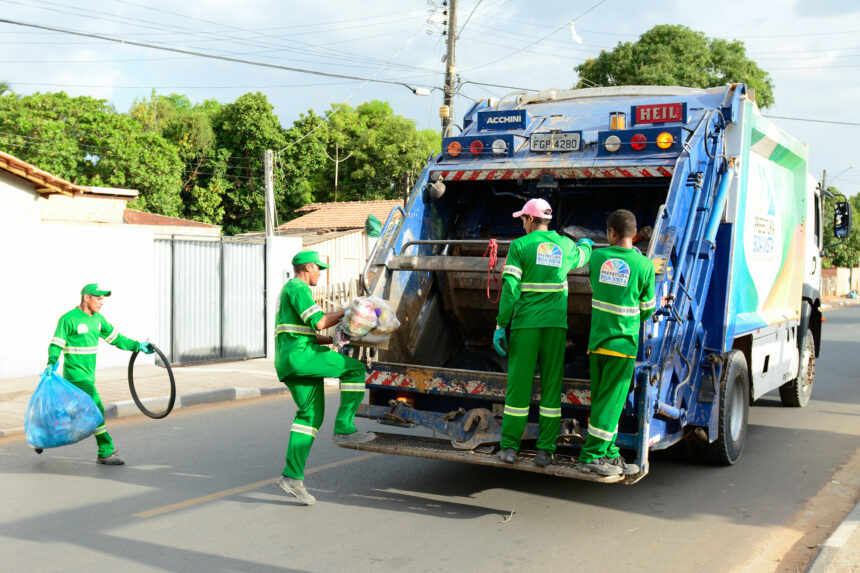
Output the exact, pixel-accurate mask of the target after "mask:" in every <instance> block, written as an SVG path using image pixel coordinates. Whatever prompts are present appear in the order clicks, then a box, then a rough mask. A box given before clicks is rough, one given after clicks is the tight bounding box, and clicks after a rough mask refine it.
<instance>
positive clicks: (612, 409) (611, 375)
mask: <svg viewBox="0 0 860 573" xmlns="http://www.w3.org/2000/svg"><path fill="white" fill-rule="evenodd" d="M606 228H607V230H606V235H607V237H608V238H609V244H610V246H609V247H608V248H605V249H599V250H597V251H595V253H594V255H593V256H592V257H591V262H590V263H589V277H590V281H591V290H592V298H591V332H590V334H589V337H588V353H589V358H590V365H591V418H590V419H589V422H588V434H587V435H586V438H585V445H584V446H583V447H582V450H581V452H580V454H579V460H578V461H577V463H576V468H577V469H578V470H579V471H583V472H589V473H595V474H598V475H601V476H611V475H618V474H624V475H633V474H637V473H639V467H638V466H636V465H635V464H628V463H625V461H624V458H622V457H621V452H620V451H619V450H618V446H616V445H615V437H616V436H617V435H618V421H619V420H620V418H621V410H622V409H623V408H624V402H625V400H626V399H627V394H628V393H629V392H630V383H631V381H632V379H633V367H634V365H635V363H636V353H637V351H638V350H639V326H640V324H641V323H642V322H644V321H645V320H647V319H648V317H650V316H651V315H652V314H653V313H654V309H655V307H656V303H657V300H656V298H655V295H654V264H653V263H652V262H651V259H649V258H647V257H645V256H643V255H641V254H639V252H637V251H636V249H634V248H633V237H635V236H636V217H635V215H633V213H631V212H630V211H627V210H625V209H619V210H617V211H615V212H614V213H612V214H611V215H610V216H609V218H608V219H607V221H606Z"/></svg>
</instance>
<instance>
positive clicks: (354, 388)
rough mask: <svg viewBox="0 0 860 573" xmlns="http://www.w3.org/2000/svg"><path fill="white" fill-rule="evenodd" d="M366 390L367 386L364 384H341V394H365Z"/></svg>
mask: <svg viewBox="0 0 860 573" xmlns="http://www.w3.org/2000/svg"><path fill="white" fill-rule="evenodd" d="M365 390H366V386H365V385H364V382H341V383H340V391H341V392H364V391H365Z"/></svg>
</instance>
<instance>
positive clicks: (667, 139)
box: [657, 131, 675, 149]
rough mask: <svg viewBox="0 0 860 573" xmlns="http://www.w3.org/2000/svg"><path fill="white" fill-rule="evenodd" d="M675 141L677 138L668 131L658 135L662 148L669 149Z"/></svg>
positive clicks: (658, 144)
mask: <svg viewBox="0 0 860 573" xmlns="http://www.w3.org/2000/svg"><path fill="white" fill-rule="evenodd" d="M674 143H675V138H674V137H672V134H671V133H669V132H668V131H664V132H663V133H661V134H660V135H658V136H657V147H659V148H660V149H669V148H670V147H672V144H674Z"/></svg>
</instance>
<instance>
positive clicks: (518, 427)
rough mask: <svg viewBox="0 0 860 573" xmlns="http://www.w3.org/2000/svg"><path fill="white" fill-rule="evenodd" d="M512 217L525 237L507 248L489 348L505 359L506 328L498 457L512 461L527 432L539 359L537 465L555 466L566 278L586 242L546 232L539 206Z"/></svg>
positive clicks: (545, 214) (533, 202) (582, 260)
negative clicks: (519, 222)
mask: <svg viewBox="0 0 860 573" xmlns="http://www.w3.org/2000/svg"><path fill="white" fill-rule="evenodd" d="M514 217H515V218H517V217H519V218H522V221H523V228H524V229H525V231H526V235H525V236H524V237H520V238H518V239H516V240H514V241H513V242H512V243H511V246H510V248H509V249H508V258H507V260H506V261H505V267H504V269H503V270H502V279H503V285H502V297H501V300H500V301H499V315H498V317H497V318H496V332H495V334H494V336H493V347H494V348H495V350H496V352H497V353H498V354H499V355H500V356H505V355H506V354H507V350H508V342H507V339H506V338H505V327H507V326H508V325H509V324H510V326H511V341H510V359H509V360H508V382H507V390H506V392H505V414H504V418H503V419H502V443H501V448H502V449H501V451H500V452H499V458H500V459H501V460H502V461H504V462H507V463H514V462H515V461H516V460H517V452H518V451H519V449H520V441H521V440H522V437H523V431H524V430H525V427H526V422H527V420H528V414H529V404H530V403H531V396H532V382H533V380H534V375H535V366H536V365H537V362H538V360H540V386H541V388H540V389H541V400H540V411H539V414H540V416H539V421H540V423H539V427H540V437H539V439H538V441H537V450H538V451H537V455H536V456H535V459H534V462H535V463H536V464H537V465H540V466H547V465H549V464H551V463H553V462H554V454H555V442H556V440H557V439H558V432H559V427H560V425H561V379H562V372H563V369H564V348H565V343H566V341H567V273H568V272H570V271H571V270H572V269H575V268H577V267H580V266H582V265H584V264H586V263H587V262H588V259H589V257H590V256H591V247H592V245H593V244H594V243H593V242H592V241H591V240H590V239H580V240H579V241H578V242H577V243H576V244H574V242H573V241H572V240H571V239H569V238H567V237H563V236H561V235H559V234H558V233H556V232H555V231H550V230H549V229H548V225H549V222H550V220H551V219H552V208H551V207H550V205H549V203H547V202H546V201H545V200H543V199H530V200H529V201H528V202H527V203H526V204H525V206H524V207H523V209H522V210H521V211H517V212H516V213H514Z"/></svg>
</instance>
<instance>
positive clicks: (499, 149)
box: [492, 139, 508, 155]
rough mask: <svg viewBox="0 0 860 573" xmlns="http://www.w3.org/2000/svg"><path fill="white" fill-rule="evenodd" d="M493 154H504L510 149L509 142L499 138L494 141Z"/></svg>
mask: <svg viewBox="0 0 860 573" xmlns="http://www.w3.org/2000/svg"><path fill="white" fill-rule="evenodd" d="M492 149H493V155H504V154H505V153H507V151H508V144H507V143H505V140H504V139H497V140H495V141H494V142H493V147H492Z"/></svg>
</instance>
